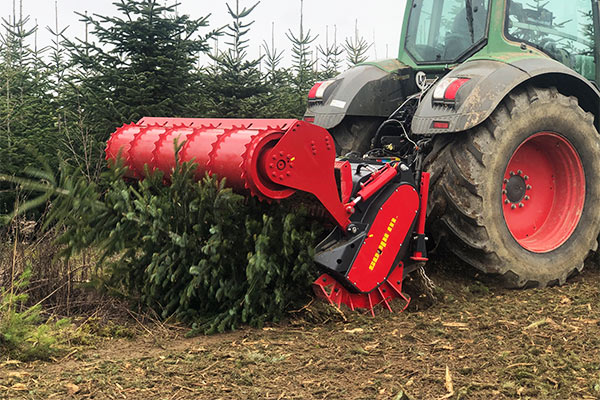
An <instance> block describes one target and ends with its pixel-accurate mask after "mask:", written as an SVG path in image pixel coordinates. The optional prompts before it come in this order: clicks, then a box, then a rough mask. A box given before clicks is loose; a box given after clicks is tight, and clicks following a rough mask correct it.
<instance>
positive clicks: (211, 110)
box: [203, 0, 268, 118]
mask: <svg viewBox="0 0 600 400" xmlns="http://www.w3.org/2000/svg"><path fill="white" fill-rule="evenodd" d="M259 3H260V2H257V3H255V4H254V5H252V6H250V7H242V8H241V9H240V1H239V0H236V1H235V8H232V7H231V6H230V4H229V3H227V4H226V6H227V11H228V13H229V15H230V17H231V19H232V22H231V23H230V24H229V25H228V26H227V29H226V31H225V35H226V37H227V38H228V41H227V42H226V43H225V44H226V45H228V48H227V49H226V50H225V51H221V52H219V53H218V54H217V55H216V56H211V58H212V59H213V60H214V61H215V65H214V66H212V67H209V68H208V69H207V72H206V74H204V76H203V89H204V90H203V99H204V102H205V105H204V107H205V108H207V110H208V111H207V115H209V116H216V117H248V118H249V117H257V116H260V115H261V110H262V109H263V108H265V107H268V104H267V101H266V97H265V95H266V94H267V92H268V88H267V87H266V86H265V82H264V80H263V77H262V74H261V72H260V69H259V65H260V63H261V59H256V60H249V59H248V53H247V49H248V39H247V34H248V32H249V31H250V29H251V26H252V24H253V23H254V21H250V22H246V21H245V19H246V18H248V17H249V16H250V14H251V13H252V11H254V9H255V8H256V7H257V6H258V5H259Z"/></svg>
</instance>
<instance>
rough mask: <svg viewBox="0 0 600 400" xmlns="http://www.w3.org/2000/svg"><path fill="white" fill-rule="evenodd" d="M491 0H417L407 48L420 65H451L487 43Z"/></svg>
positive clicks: (406, 44) (410, 17)
mask: <svg viewBox="0 0 600 400" xmlns="http://www.w3.org/2000/svg"><path fill="white" fill-rule="evenodd" d="M489 10H490V7H489V0H468V1H465V0H443V1H439V0H415V1H413V5H412V8H411V9H410V14H409V19H408V26H407V33H406V39H405V48H406V51H407V52H408V54H410V56H411V57H412V58H413V60H414V61H415V62H416V63H417V64H426V63H427V64H440V63H443V64H448V63H456V62H459V60H460V59H463V58H465V57H468V56H469V55H472V54H473V53H475V52H476V51H477V50H479V49H480V48H481V47H482V45H484V44H485V41H486V39H487V22H488V13H489Z"/></svg>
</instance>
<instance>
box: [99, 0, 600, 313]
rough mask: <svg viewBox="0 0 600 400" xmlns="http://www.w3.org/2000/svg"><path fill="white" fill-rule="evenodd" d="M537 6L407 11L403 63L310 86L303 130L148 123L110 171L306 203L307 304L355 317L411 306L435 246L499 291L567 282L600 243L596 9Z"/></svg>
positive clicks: (433, 0) (425, 3)
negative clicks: (314, 225) (317, 225)
mask: <svg viewBox="0 0 600 400" xmlns="http://www.w3.org/2000/svg"><path fill="white" fill-rule="evenodd" d="M531 1H532V3H534V4H530V3H525V2H522V3H521V2H517V1H513V0H408V1H407V4H406V10H405V14H404V23H403V28H402V35H401V41H400V43H401V46H400V52H399V56H398V58H397V59H392V60H384V61H377V62H367V63H364V64H361V65H358V66H356V67H354V68H352V69H350V70H348V71H346V72H344V73H342V74H341V75H339V76H337V77H336V78H334V79H331V80H327V81H324V82H318V83H317V84H315V86H314V87H313V88H312V89H311V90H310V92H309V94H308V108H307V111H306V113H305V116H304V120H302V121H300V120H293V119H289V120H283V119H279V120H259V119H246V120H242V119H237V120H236V119H202V118H168V117H165V118H163V117H145V118H143V119H142V120H140V121H138V122H137V123H134V124H128V125H124V126H122V127H121V128H118V129H117V130H116V131H115V132H114V133H113V134H112V135H111V138H110V139H109V141H108V144H107V148H106V157H107V160H109V162H115V161H116V159H117V158H119V157H120V158H122V159H124V162H125V164H126V165H127V166H128V167H129V177H130V178H136V179H143V178H144V174H145V173H147V172H148V171H152V170H161V171H162V172H163V173H164V174H165V177H166V178H165V179H166V181H167V182H168V177H169V174H170V173H171V171H173V168H174V166H175V163H176V160H180V161H185V162H193V163H195V164H196V166H197V169H196V176H197V178H198V179H201V178H202V177H203V176H204V175H205V174H214V175H217V176H219V177H222V178H226V180H227V184H228V185H229V186H231V187H232V188H233V189H235V190H237V191H239V192H242V193H246V194H247V195H249V196H256V197H259V198H260V199H264V200H267V201H273V200H275V201H277V200H283V199H288V198H292V199H298V201H303V199H306V197H307V196H306V193H308V194H309V195H310V196H308V197H311V196H312V199H313V200H314V199H316V201H317V202H318V203H319V204H320V205H321V207H322V208H323V209H324V210H325V211H326V212H327V213H328V215H329V216H330V218H331V221H332V222H333V223H334V224H335V227H334V229H333V230H332V231H331V233H330V234H329V235H328V236H327V237H326V238H324V240H323V241H322V242H321V243H319V244H318V245H317V246H316V255H315V263H316V265H317V266H318V267H319V268H320V269H321V270H322V272H323V274H322V275H321V276H320V277H319V278H318V279H317V280H316V281H315V283H314V284H313V288H314V290H315V293H316V294H317V295H318V296H319V297H321V298H323V299H325V300H327V301H329V302H330V303H333V304H337V305H341V304H345V305H347V306H348V307H350V308H351V309H356V308H362V309H368V310H370V311H371V312H372V313H373V310H374V308H375V306H376V305H378V304H381V305H383V306H384V307H386V308H387V309H389V310H391V300H393V299H394V298H404V299H405V300H408V299H407V298H406V297H405V295H404V294H403V293H402V282H403V280H404V278H405V277H406V276H408V274H410V273H411V272H413V271H415V270H417V269H419V268H420V267H422V265H423V263H425V262H426V261H427V260H428V256H427V249H428V243H430V242H434V243H436V245H439V244H443V245H444V246H445V247H446V248H448V249H449V250H450V251H452V252H453V253H454V254H456V255H457V256H458V257H459V258H460V259H462V260H464V261H465V262H466V263H468V264H470V265H471V266H473V267H475V268H477V269H479V270H481V271H482V272H484V273H486V274H492V275H495V276H497V277H498V278H499V279H500V280H501V281H502V282H503V283H504V284H505V285H507V286H509V287H513V288H529V287H545V286H550V285H560V284H563V283H565V282H566V280H567V279H568V277H570V276H571V275H573V274H575V273H577V272H578V271H581V269H582V268H583V264H584V261H585V259H586V258H587V257H588V255H589V254H590V252H592V251H595V250H596V248H597V238H598V234H599V232H600V204H599V201H600V192H599V191H600V185H599V184H598V183H600V136H599V134H598V129H599V128H600V126H599V125H600V118H599V117H600V91H599V90H598V87H597V85H596V83H595V82H599V80H598V77H599V74H600V69H598V68H597V67H596V60H597V57H598V54H600V53H599V51H598V50H599V46H600V38H599V37H598V35H599V33H598V32H599V31H598V27H599V26H600V24H599V15H600V8H599V5H598V1H597V0H576V4H575V5H571V4H570V3H567V2H564V1H562V0H560V1H559V0H544V1H537V0H531ZM174 143H179V144H180V145H174ZM176 152H178V154H176ZM297 193H304V194H303V195H301V196H296V194H297ZM426 232H427V234H426ZM429 236H431V238H432V239H433V240H431V241H430V240H429ZM429 247H431V246H429Z"/></svg>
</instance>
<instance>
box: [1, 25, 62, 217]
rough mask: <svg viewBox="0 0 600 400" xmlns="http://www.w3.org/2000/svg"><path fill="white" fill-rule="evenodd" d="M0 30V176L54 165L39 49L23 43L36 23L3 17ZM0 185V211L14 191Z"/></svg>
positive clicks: (46, 86) (49, 91) (49, 104)
mask: <svg viewBox="0 0 600 400" xmlns="http://www.w3.org/2000/svg"><path fill="white" fill-rule="evenodd" d="M2 30H3V32H1V33H0V43H1V45H0V82H2V95H1V96H0V174H7V175H19V174H22V172H23V171H24V170H26V169H28V168H39V166H40V163H42V162H43V163H47V164H48V165H50V166H54V167H56V166H57V165H58V157H57V153H58V147H57V143H58V135H57V131H56V129H55V127H54V120H53V102H52V97H53V96H52V86H51V82H50V80H49V76H48V73H47V71H46V70H45V68H44V65H43V63H42V62H41V51H40V50H38V49H37V48H36V49H32V48H31V46H30V45H29V44H28V43H29V42H30V39H31V38H32V37H33V36H34V35H35V32H36V31H37V26H33V27H32V26H31V23H30V19H29V17H23V16H22V15H21V16H19V17H17V16H16V15H13V16H12V17H9V18H8V19H3V22H2ZM2 189H6V187H4V186H2V187H0V213H1V212H6V211H7V210H10V209H11V208H12V204H13V202H14V193H12V192H7V191H5V190H2Z"/></svg>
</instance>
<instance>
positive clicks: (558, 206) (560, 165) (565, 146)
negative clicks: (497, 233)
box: [502, 132, 585, 253]
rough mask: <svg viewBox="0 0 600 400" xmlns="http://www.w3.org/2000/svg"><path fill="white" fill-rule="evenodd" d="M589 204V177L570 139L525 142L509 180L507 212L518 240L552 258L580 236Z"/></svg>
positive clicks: (546, 135) (551, 136) (543, 137)
mask: <svg viewBox="0 0 600 400" xmlns="http://www.w3.org/2000/svg"><path fill="white" fill-rule="evenodd" d="M584 202H585V174H584V171H583V165H582V163H581V159H580V158H579V155H578V154H577V151H576V150H575V148H574V147H573V146H572V145H571V143H569V141H567V140H566V139H565V138H564V137H562V136H560V135H558V134H556V133H552V132H540V133H536V134H534V135H532V136H530V137H529V138H528V139H526V140H525V141H523V143H521V145H520V146H519V147H518V148H517V150H515V152H514V153H513V155H512V157H511V159H510V161H509V163H508V166H507V168H506V171H505V173H504V176H503V184H502V211H503V214H504V220H505V222H506V225H507V227H508V230H509V231H510V233H511V235H512V236H513V238H514V239H515V240H516V241H517V242H518V243H519V244H520V245H521V246H522V247H523V248H525V249H527V250H529V251H531V252H534V253H547V252H550V251H553V250H555V249H556V248H558V247H560V246H561V245H562V244H563V243H565V242H566V241H567V240H568V239H569V237H571V235H572V234H573V232H574V231H575V228H576V227H577V224H578V223H579V219H580V218H581V214H582V213H583V206H584Z"/></svg>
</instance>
